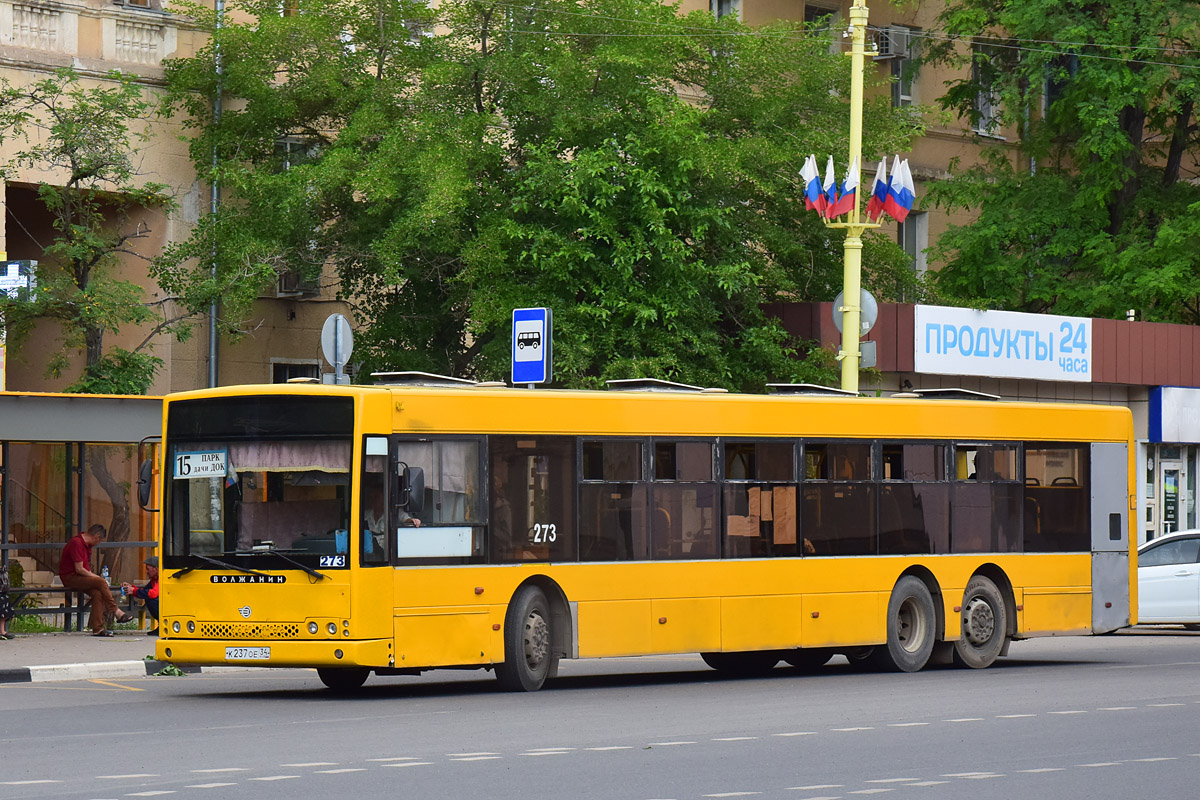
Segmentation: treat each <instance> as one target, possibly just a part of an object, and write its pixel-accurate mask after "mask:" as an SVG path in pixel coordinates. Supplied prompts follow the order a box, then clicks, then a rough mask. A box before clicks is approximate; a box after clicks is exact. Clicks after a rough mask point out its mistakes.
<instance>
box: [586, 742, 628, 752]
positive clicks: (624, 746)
mask: <svg viewBox="0 0 1200 800" xmlns="http://www.w3.org/2000/svg"><path fill="white" fill-rule="evenodd" d="M583 749H584V750H596V751H602V750H632V749H633V745H631V744H614V745H609V746H608V747H585V748H583Z"/></svg>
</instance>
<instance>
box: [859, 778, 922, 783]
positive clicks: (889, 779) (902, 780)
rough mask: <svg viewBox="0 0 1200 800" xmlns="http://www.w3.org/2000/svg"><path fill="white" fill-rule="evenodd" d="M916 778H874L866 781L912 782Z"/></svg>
mask: <svg viewBox="0 0 1200 800" xmlns="http://www.w3.org/2000/svg"><path fill="white" fill-rule="evenodd" d="M915 780H916V778H875V779H874V780H870V781H867V783H912V782H913V781H915Z"/></svg>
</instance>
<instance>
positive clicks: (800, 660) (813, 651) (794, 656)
mask: <svg viewBox="0 0 1200 800" xmlns="http://www.w3.org/2000/svg"><path fill="white" fill-rule="evenodd" d="M831 658H833V651H832V650H826V649H825V648H823V647H797V648H796V649H795V650H789V651H788V652H787V653H785V654H784V656H783V660H784V661H786V662H787V663H789V664H791V665H792V666H793V667H795V668H796V669H798V670H800V671H801V672H815V671H816V670H818V669H820V668H821V667H823V666H825V665H826V664H828V663H829V659H831Z"/></svg>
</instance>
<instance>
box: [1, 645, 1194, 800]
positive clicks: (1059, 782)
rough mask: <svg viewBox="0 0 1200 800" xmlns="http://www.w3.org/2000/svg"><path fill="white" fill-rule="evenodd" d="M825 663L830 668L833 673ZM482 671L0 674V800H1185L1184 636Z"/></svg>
mask: <svg viewBox="0 0 1200 800" xmlns="http://www.w3.org/2000/svg"><path fill="white" fill-rule="evenodd" d="M839 662H840V663H839ZM560 675H561V677H560V678H559V680H558V681H557V682H555V683H554V685H553V688H549V689H547V690H544V691H542V692H538V693H535V694H506V693H502V692H500V691H498V690H496V689H495V687H494V683H493V681H492V680H491V679H490V677H489V676H488V675H487V673H481V672H462V673H458V672H434V673H428V674H427V675H425V676H422V677H420V678H377V677H372V678H371V679H370V680H369V681H368V682H367V685H366V686H365V687H364V688H363V690H362V691H361V692H360V693H359V694H358V695H356V696H354V697H351V698H345V697H337V696H335V695H332V694H330V693H329V692H328V691H326V690H325V689H324V688H323V687H322V686H321V683H320V681H319V680H318V679H317V677H316V675H315V673H312V672H309V671H305V670H264V671H230V672H219V673H209V674H204V675H189V676H187V677H181V678H166V677H147V678H137V679H132V680H120V681H104V680H91V681H79V682H62V683H45V684H29V683H26V684H7V685H2V686H0V708H3V709H4V710H3V711H0V800H7V799H8V798H70V799H76V798H79V799H84V800H103V799H104V798H114V799H115V798H130V797H167V796H168V795H173V796H174V797H173V798H172V800H174V798H179V800H194V799H196V798H213V800H219V799H220V798H255V799H256V800H257V798H296V797H325V796H336V797H342V798H345V797H351V798H374V797H388V798H405V799H408V798H417V799H423V798H468V797H470V798H488V799H489V800H491V799H492V798H497V799H504V798H514V799H515V798H521V800H527V799H528V798H604V799H605V800H608V799H610V798H611V799H613V800H659V799H662V800H665V799H667V798H671V799H672V800H691V799H692V798H712V797H761V798H788V799H789V800H815V798H846V799H847V800H849V799H851V798H865V797H871V796H874V795H879V796H881V797H883V798H885V800H907V798H922V800H925V799H927V800H950V799H951V798H953V799H954V800H958V799H959V798H971V799H972V800H987V798H1011V797H1021V798H1063V800H1070V799H1071V798H1081V799H1082V798H1088V799H1089V800H1098V799H1101V798H1130V797H1147V796H1153V797H1155V798H1190V797H1194V796H1196V794H1197V789H1196V784H1197V782H1198V780H1197V779H1198V778H1200V732H1198V731H1200V634H1192V633H1186V632H1183V631H1181V630H1171V629H1139V630H1135V631H1128V632H1122V633H1120V634H1117V635H1114V636H1106V637H1098V638H1086V639H1077V638H1070V639H1042V640H1035V641H1030V642H1018V643H1016V644H1014V645H1013V647H1012V650H1011V652H1010V656H1009V657H1008V658H1006V659H1002V660H1001V661H1000V662H999V663H998V664H997V665H996V666H994V667H993V668H991V669H988V670H983V671H971V670H959V669H935V670H927V671H924V672H921V673H918V674H914V675H904V674H878V673H859V672H854V671H852V670H851V669H850V667H849V666H848V665H846V664H845V663H844V662H842V661H841V660H840V659H839V660H838V661H835V662H834V663H833V664H831V665H829V666H828V667H826V668H825V669H824V670H822V671H820V672H819V673H818V674H814V675H801V674H798V673H796V672H795V671H794V670H791V669H790V668H788V667H786V666H783V667H780V668H779V669H777V670H775V673H774V674H772V675H771V676H769V677H765V678H754V679H744V678H740V679H739V678H724V677H721V676H720V675H718V673H715V672H713V671H711V670H709V669H708V668H707V667H705V666H704V664H703V663H702V662H701V661H700V659H699V658H698V657H692V656H680V657H649V658H643V659H611V660H603V661H576V662H563V666H562V670H561V673H560Z"/></svg>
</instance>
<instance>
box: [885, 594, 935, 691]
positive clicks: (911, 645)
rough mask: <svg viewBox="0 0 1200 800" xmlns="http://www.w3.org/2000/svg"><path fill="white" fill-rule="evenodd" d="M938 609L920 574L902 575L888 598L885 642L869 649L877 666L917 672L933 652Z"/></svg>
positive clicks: (896, 670)
mask: <svg viewBox="0 0 1200 800" xmlns="http://www.w3.org/2000/svg"><path fill="white" fill-rule="evenodd" d="M936 640H937V612H936V611H935V610H934V607H933V595H931V594H930V593H929V587H928V586H926V585H925V582H924V581H922V580H921V579H920V578H916V577H914V576H912V575H905V576H904V577H903V578H901V579H900V580H899V581H897V582H896V588H894V589H892V597H891V599H890V600H888V611H887V644H884V645H881V646H879V647H876V648H875V651H874V653H872V658H873V659H874V661H875V663H876V666H878V667H879V668H880V669H883V670H888V671H891V672H917V671H918V670H920V669H923V668H924V666H925V664H926V663H928V661H929V656H930V655H931V654H932V653H933V645H934V642H935V641H936Z"/></svg>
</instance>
